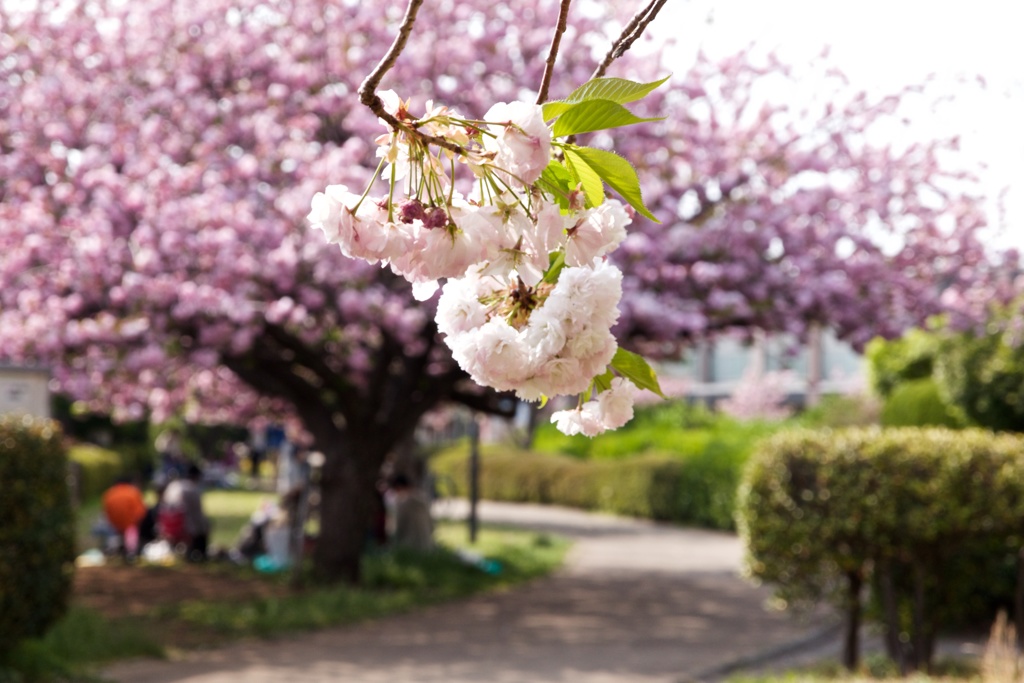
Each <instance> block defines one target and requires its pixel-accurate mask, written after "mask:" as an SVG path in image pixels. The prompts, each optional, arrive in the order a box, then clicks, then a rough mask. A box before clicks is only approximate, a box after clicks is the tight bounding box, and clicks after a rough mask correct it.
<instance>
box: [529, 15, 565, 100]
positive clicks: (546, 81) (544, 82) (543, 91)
mask: <svg viewBox="0 0 1024 683" xmlns="http://www.w3.org/2000/svg"><path fill="white" fill-rule="evenodd" d="M571 2H572V0H562V8H561V10H560V11H559V13H558V25H557V26H555V35H553V36H551V49H549V50H548V59H547V61H546V62H544V77H543V78H542V79H541V82H540V89H539V90H538V91H537V104H544V102H545V101H546V100H547V99H548V88H549V87H551V73H552V72H553V71H554V70H555V59H557V58H558V44H559V43H561V42H562V34H563V33H565V25H566V22H567V21H568V19H569V4H570V3H571Z"/></svg>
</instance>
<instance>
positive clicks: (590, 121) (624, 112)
mask: <svg viewBox="0 0 1024 683" xmlns="http://www.w3.org/2000/svg"><path fill="white" fill-rule="evenodd" d="M646 121H661V119H659V118H650V119H645V118H641V117H639V116H636V115H635V114H633V112H631V111H630V110H628V109H626V108H625V107H623V106H622V105H621V104H618V103H616V102H612V101H611V100H588V101H586V102H580V103H579V104H577V105H574V106H573V107H572V109H570V110H569V111H567V112H565V113H564V114H562V115H561V116H559V117H558V120H557V121H555V126H554V128H553V129H552V131H551V134H552V135H553V136H555V137H556V138H560V137H565V136H566V135H576V134H577V133H591V132H593V131H595V130H606V129H608V128H618V127H620V126H630V125H633V124H634V123H644V122H646Z"/></svg>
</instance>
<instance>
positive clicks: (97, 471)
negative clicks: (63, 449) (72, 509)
mask: <svg viewBox="0 0 1024 683" xmlns="http://www.w3.org/2000/svg"><path fill="white" fill-rule="evenodd" d="M68 459H69V460H70V461H71V462H73V463H75V464H76V465H78V477H79V480H78V495H79V496H81V499H82V500H90V499H92V498H95V497H97V496H99V495H100V494H102V493H103V492H104V491H106V490H107V489H108V488H109V487H110V486H111V484H113V483H114V481H115V480H116V479H117V478H118V477H119V476H120V475H122V474H124V473H125V471H126V470H125V463H124V459H123V458H122V457H121V455H120V454H119V453H118V452H117V451H112V450H110V449H108V448H100V447H99V446H94V445H93V444H87V443H83V444H75V445H73V446H71V447H70V448H69V449H68Z"/></svg>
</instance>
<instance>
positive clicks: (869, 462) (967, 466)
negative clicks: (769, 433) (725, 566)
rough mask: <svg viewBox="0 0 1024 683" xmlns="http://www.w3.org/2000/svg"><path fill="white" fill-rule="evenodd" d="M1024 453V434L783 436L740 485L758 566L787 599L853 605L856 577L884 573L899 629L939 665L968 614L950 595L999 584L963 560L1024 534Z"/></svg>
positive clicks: (743, 518) (880, 578) (1003, 547)
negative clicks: (944, 634) (941, 635)
mask: <svg viewBox="0 0 1024 683" xmlns="http://www.w3.org/2000/svg"><path fill="white" fill-rule="evenodd" d="M1022 454H1024V439H1021V438H1019V437H1011V436H997V435H992V434H991V433H988V432H982V431H976V430H970V431H962V432H958V431H951V430H946V429H910V428H907V429H890V430H885V431H880V430H871V429H852V430H842V431H828V430H822V431H793V432H787V433H781V434H778V435H775V436H774V437H772V438H771V439H768V440H766V441H765V442H763V443H762V445H761V447H760V448H759V449H758V453H757V454H756V455H755V457H754V458H752V459H751V461H750V464H749V465H748V467H747V470H746V472H745V475H744V480H743V485H742V487H741V490H740V500H739V509H738V522H739V528H740V533H741V535H742V537H743V540H744V542H745V544H746V548H747V563H748V570H749V572H750V573H751V574H752V575H753V576H756V577H758V578H760V579H763V580H765V581H768V582H771V583H773V584H775V585H776V587H777V591H778V595H779V597H780V598H782V599H783V600H785V601H787V602H790V603H796V604H801V603H808V602H814V601H817V600H820V599H826V600H830V601H832V602H834V603H835V604H837V605H838V606H839V607H840V608H843V609H844V610H845V609H848V608H849V606H850V603H849V602H848V600H849V593H848V592H847V591H848V589H849V587H850V586H851V585H853V583H854V582H858V583H866V582H869V581H874V582H875V583H876V593H877V594H885V593H886V585H891V586H892V591H891V592H890V593H889V595H890V596H891V599H892V600H891V604H892V608H893V609H892V614H893V615H896V616H895V623H894V621H893V619H891V618H889V615H887V616H886V620H887V628H889V629H890V631H891V632H895V633H899V634H900V636H901V642H904V643H909V644H912V646H913V647H914V649H915V652H914V654H913V656H914V657H916V658H917V662H918V663H919V664H924V663H927V659H928V657H930V648H929V643H930V642H931V641H932V639H933V638H934V636H935V633H936V631H937V629H938V627H939V626H940V625H942V624H949V623H951V622H953V621H957V620H960V619H962V618H963V614H962V613H961V610H962V609H963V608H964V604H963V603H961V602H959V601H957V600H956V599H952V600H951V599H949V598H950V596H959V595H965V594H970V593H971V592H973V589H976V588H977V587H978V586H984V585H986V583H988V582H991V581H992V577H991V576H978V574H977V570H978V568H979V564H978V563H977V562H963V561H961V560H963V559H964V558H967V557H980V556H984V555H985V554H986V553H991V552H993V550H995V552H997V553H999V552H1001V553H1002V554H1004V555H1005V554H1006V553H1007V552H1009V551H1011V550H1012V548H1013V547H1014V544H1015V543H1016V542H1017V539H1018V538H1019V533H1020V528H1021V523H1022V522H1024V458H1022V457H1021V456H1022ZM989 556H990V557H991V555H989ZM995 559H997V560H998V559H1000V558H998V557H997V558H995ZM915 595H918V596H919V597H920V600H919V601H918V602H915V597H914V596H915ZM915 612H916V613H917V614H918V620H917V622H916V623H914V621H913V620H911V618H910V617H909V616H908V615H912V614H914V613H915ZM891 654H892V653H891Z"/></svg>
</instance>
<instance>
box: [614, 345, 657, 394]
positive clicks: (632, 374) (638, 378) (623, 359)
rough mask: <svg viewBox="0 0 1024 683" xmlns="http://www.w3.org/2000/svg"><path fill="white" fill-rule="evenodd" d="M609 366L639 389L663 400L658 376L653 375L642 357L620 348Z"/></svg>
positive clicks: (652, 371)
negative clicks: (645, 390)
mask: <svg viewBox="0 0 1024 683" xmlns="http://www.w3.org/2000/svg"><path fill="white" fill-rule="evenodd" d="M611 365H612V367H613V368H615V370H616V372H618V373H619V374H620V375H622V376H623V377H625V378H626V379H628V380H629V381H631V382H632V383H633V384H635V385H636V386H637V387H639V388H640V389H647V390H648V391H651V392H653V393H655V394H657V395H658V396H661V397H662V398H665V394H663V393H662V391H661V385H660V384H658V376H657V375H655V374H654V370H653V369H652V368H651V366H650V365H649V364H648V363H647V361H646V360H644V358H643V356H638V355H637V354H635V353H633V352H631V351H627V350H626V349H624V348H622V347H621V346H620V347H619V348H618V349H616V351H615V356H614V357H613V358H612V363H611Z"/></svg>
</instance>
